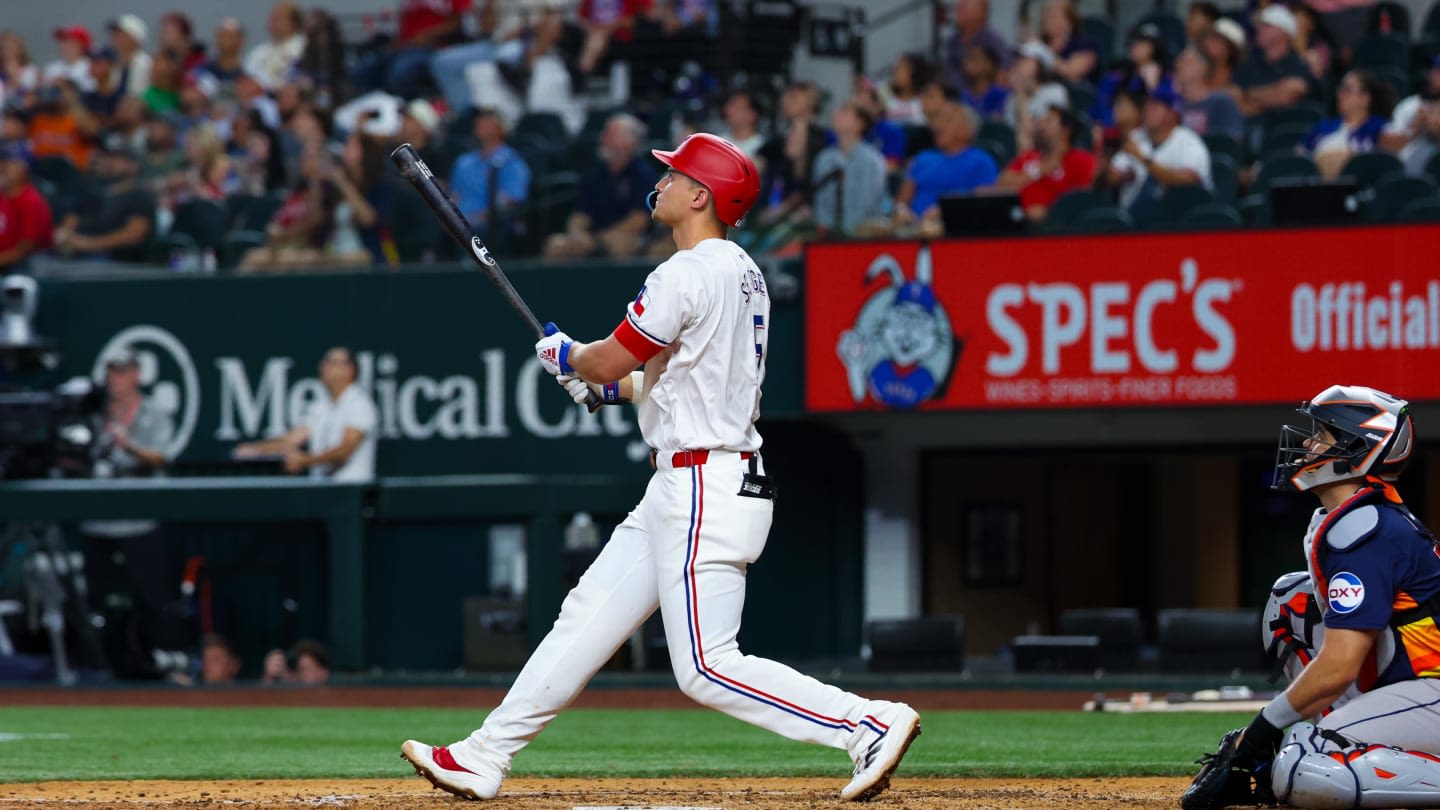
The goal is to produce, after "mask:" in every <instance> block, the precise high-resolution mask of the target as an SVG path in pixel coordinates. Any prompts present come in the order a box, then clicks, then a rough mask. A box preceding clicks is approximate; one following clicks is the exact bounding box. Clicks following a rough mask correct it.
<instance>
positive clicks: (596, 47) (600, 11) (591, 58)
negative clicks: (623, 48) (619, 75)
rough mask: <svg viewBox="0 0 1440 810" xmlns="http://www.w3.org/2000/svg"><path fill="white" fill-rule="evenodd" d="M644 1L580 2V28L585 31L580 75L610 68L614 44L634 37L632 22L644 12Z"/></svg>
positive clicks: (585, 0) (586, 0)
mask: <svg viewBox="0 0 1440 810" xmlns="http://www.w3.org/2000/svg"><path fill="white" fill-rule="evenodd" d="M646 5H647V3H646V2H645V0H580V25H581V27H582V28H584V31H585V41H584V45H582V46H581V49H580V65H579V67H580V72H581V73H584V74H590V73H594V72H595V70H596V68H598V67H600V66H601V65H606V64H609V60H610V59H611V58H613V56H614V54H613V53H612V52H611V50H610V42H611V41H612V40H613V41H615V42H619V43H621V44H622V45H624V44H627V43H629V42H630V40H631V38H632V37H633V36H634V33H635V19H636V17H637V16H638V15H639V14H640V12H642V11H644V10H645V6H646Z"/></svg>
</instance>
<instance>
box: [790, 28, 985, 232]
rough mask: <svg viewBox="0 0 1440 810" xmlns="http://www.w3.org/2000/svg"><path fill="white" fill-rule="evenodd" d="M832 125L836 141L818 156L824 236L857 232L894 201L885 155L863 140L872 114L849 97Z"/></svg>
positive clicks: (818, 206) (818, 217) (817, 205)
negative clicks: (890, 200) (890, 195)
mask: <svg viewBox="0 0 1440 810" xmlns="http://www.w3.org/2000/svg"><path fill="white" fill-rule="evenodd" d="M977 50H978V49H977ZM972 53H973V51H972ZM831 124H832V125H833V126H834V128H835V145H834V146H831V147H828V148H826V149H824V150H822V151H821V152H820V154H819V155H817V156H816V158H815V182H816V183H817V189H816V191H815V199H814V211H815V225H816V228H817V230H818V232H819V236H820V238H822V239H823V238H826V237H828V236H831V235H839V236H853V235H856V234H857V233H859V232H861V231H862V229H863V228H864V227H865V224H866V223H868V222H873V221H874V220H877V219H879V218H880V217H883V216H885V213H886V211H885V208H886V205H887V203H888V202H889V199H888V198H889V194H888V193H887V192H886V180H885V175H886V169H885V156H884V155H882V154H880V150H878V149H876V148H875V147H873V146H871V145H870V144H868V143H866V142H865V141H864V136H865V133H866V132H867V131H869V129H870V126H871V124H872V119H871V117H870V114H869V113H868V112H866V110H865V109H864V108H863V107H862V106H860V105H859V104H856V103H855V102H853V101H851V102H847V103H845V104H842V105H840V107H839V109H837V110H835V115H834V116H833V119H832V121H831ZM832 177H833V179H832Z"/></svg>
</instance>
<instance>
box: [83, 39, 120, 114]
mask: <svg viewBox="0 0 1440 810" xmlns="http://www.w3.org/2000/svg"><path fill="white" fill-rule="evenodd" d="M119 61H120V57H119V56H118V55H116V53H115V49H114V48H101V49H100V50H98V51H96V52H95V53H93V54H91V56H90V84H91V87H92V89H91V90H89V91H88V92H85V93H82V94H81V98H82V99H83V101H84V104H85V109H86V110H89V111H90V114H91V115H93V116H95V118H96V120H97V121H98V122H99V123H100V125H101V126H102V127H108V126H109V124H110V119H111V118H113V117H114V115H115V109H116V108H117V107H119V106H120V99H122V98H125V82H124V75H123V74H122V73H121V72H120V67H119Z"/></svg>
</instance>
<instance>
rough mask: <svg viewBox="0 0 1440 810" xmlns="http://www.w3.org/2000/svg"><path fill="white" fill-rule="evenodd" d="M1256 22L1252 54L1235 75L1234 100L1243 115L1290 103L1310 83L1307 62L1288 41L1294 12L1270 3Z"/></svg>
mask: <svg viewBox="0 0 1440 810" xmlns="http://www.w3.org/2000/svg"><path fill="white" fill-rule="evenodd" d="M1256 22H1257V23H1258V27H1257V29H1256V32H1255V44H1256V48H1257V50H1256V53H1255V54H1253V55H1252V57H1251V58H1250V59H1249V60H1247V61H1246V62H1245V63H1244V64H1243V65H1241V66H1240V69H1239V70H1238V71H1237V72H1236V74H1235V83H1236V84H1237V85H1239V87H1240V98H1239V99H1237V101H1238V102H1239V105H1240V111H1241V112H1242V113H1244V114H1245V115H1247V116H1251V115H1259V114H1260V113H1262V112H1264V111H1266V110H1269V109H1272V108H1275V107H1288V106H1290V105H1291V104H1294V103H1295V102H1297V101H1299V100H1300V99H1302V98H1304V97H1305V96H1306V95H1307V94H1308V93H1309V92H1310V88H1311V82H1312V79H1311V75H1310V67H1309V65H1307V64H1305V60H1304V59H1302V58H1301V57H1300V55H1299V54H1297V53H1295V49H1294V48H1293V47H1291V44H1290V43H1291V42H1292V41H1293V40H1294V38H1295V32H1296V26H1295V15H1294V14H1291V13H1290V10H1289V9H1287V8H1285V7H1284V6H1281V5H1275V4H1271V5H1268V6H1266V7H1265V10H1264V11H1261V12H1260V16H1259V17H1258V18H1257V19H1256Z"/></svg>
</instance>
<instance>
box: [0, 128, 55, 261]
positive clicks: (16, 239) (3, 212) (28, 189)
mask: <svg viewBox="0 0 1440 810" xmlns="http://www.w3.org/2000/svg"><path fill="white" fill-rule="evenodd" d="M54 240H55V223H54V220H53V219H52V218H51V214H50V204H49V203H47V202H46V201H45V197H44V196H43V195H41V194H40V191H39V190H38V189H36V188H35V186H34V185H33V184H31V182H30V153H29V152H28V150H26V148H25V145H24V144H23V143H18V142H11V143H6V144H4V145H3V146H0V272H8V271H13V270H16V269H24V267H25V263H26V261H27V260H28V259H29V258H30V256H31V255H33V254H35V253H38V252H40V251H43V250H49V249H50V246H51V244H53V242H54Z"/></svg>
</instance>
